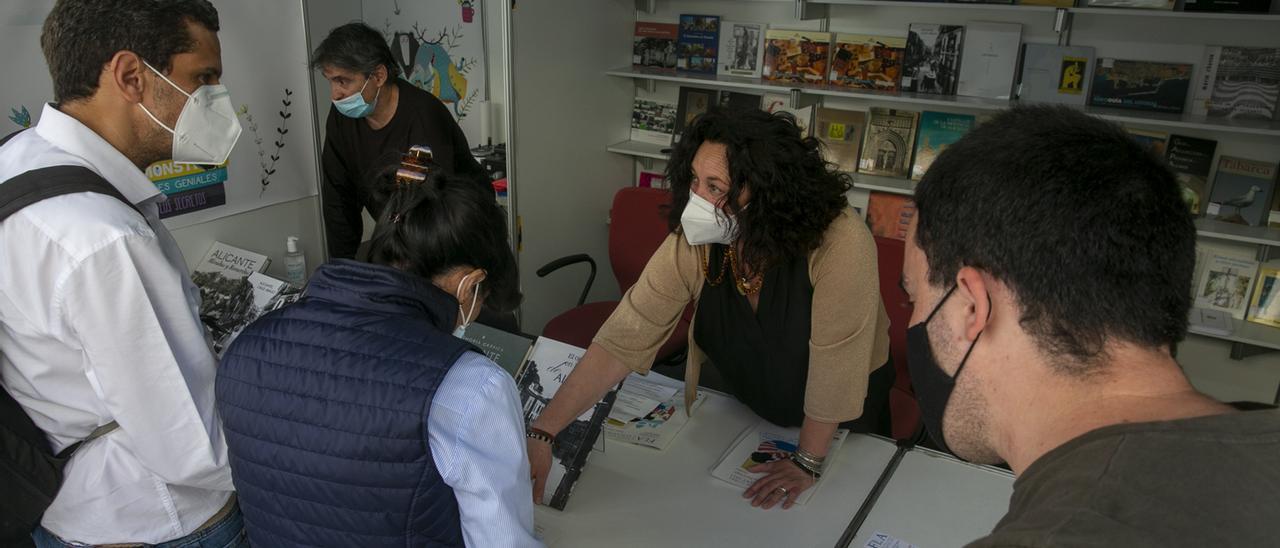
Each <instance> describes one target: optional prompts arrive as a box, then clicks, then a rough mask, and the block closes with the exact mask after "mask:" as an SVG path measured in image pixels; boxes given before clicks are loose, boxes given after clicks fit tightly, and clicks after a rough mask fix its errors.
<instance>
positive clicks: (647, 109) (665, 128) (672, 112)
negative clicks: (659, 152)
mask: <svg viewBox="0 0 1280 548" xmlns="http://www.w3.org/2000/svg"><path fill="white" fill-rule="evenodd" d="M675 126H676V105H674V104H671V103H669V102H667V101H658V100H653V99H641V98H640V97H636V99H635V106H634V107H633V108H632V109H631V140H632V141H640V142H643V143H653V144H655V145H663V146H666V145H670V144H671V137H672V135H674V134H675Z"/></svg>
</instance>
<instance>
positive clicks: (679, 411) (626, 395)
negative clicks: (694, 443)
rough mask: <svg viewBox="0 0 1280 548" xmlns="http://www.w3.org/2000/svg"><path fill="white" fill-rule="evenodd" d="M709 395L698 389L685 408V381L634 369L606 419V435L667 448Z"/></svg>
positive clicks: (657, 447)
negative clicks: (645, 373) (696, 394)
mask: <svg viewBox="0 0 1280 548" xmlns="http://www.w3.org/2000/svg"><path fill="white" fill-rule="evenodd" d="M706 399H707V396H706V394H705V393H703V392H698V396H697V398H695V399H694V401H693V405H692V407H690V408H689V409H685V404H684V383H683V382H681V381H678V380H675V379H672V378H670V377H665V376H663V375H661V374H658V373H653V372H650V373H649V374H648V375H647V376H641V375H639V374H637V373H632V374H631V375H629V376H627V379H626V380H625V381H623V382H622V388H620V389H618V398H617V400H615V401H614V404H613V410H612V411H610V412H609V418H608V419H607V420H605V423H604V435H605V438H606V439H609V440H612V441H620V442H625V443H631V444H635V445H639V446H642V447H651V448H653V449H657V450H659V451H661V450H665V449H666V448H667V447H668V446H670V445H671V440H673V439H675V437H676V435H678V434H679V433H680V431H681V430H683V429H684V425H685V424H686V423H688V422H689V416H690V415H691V414H692V413H693V411H695V410H697V409H698V407H700V406H701V405H702V402H704V401H706Z"/></svg>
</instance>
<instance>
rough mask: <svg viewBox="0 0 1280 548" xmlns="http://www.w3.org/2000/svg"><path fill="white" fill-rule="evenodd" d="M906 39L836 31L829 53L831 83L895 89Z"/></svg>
mask: <svg viewBox="0 0 1280 548" xmlns="http://www.w3.org/2000/svg"><path fill="white" fill-rule="evenodd" d="M906 48H907V39H906V38H904V37H900V36H872V35H868V34H843V33H841V34H837V35H836V39H835V46H834V47H833V48H832V54H831V76H830V77H829V78H828V82H830V83H831V84H832V85H836V86H842V87H847V88H853V89H873V90H879V91H898V82H899V81H900V80H901V79H902V59H903V57H904V56H905V55H906Z"/></svg>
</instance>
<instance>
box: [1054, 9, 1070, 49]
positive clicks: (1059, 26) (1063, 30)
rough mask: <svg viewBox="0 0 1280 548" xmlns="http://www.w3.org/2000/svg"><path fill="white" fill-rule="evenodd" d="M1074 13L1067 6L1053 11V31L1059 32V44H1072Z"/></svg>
mask: <svg viewBox="0 0 1280 548" xmlns="http://www.w3.org/2000/svg"><path fill="white" fill-rule="evenodd" d="M1072 17H1073V14H1072V13H1071V10H1068V9H1067V8H1058V9H1057V10H1055V11H1054V12H1053V32H1056V33H1058V45H1059V46H1070V45H1071V22H1072Z"/></svg>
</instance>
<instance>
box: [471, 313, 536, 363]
mask: <svg viewBox="0 0 1280 548" xmlns="http://www.w3.org/2000/svg"><path fill="white" fill-rule="evenodd" d="M462 338H463V340H465V341H467V342H469V343H471V344H474V345H475V346H476V348H479V349H480V351H481V352H484V355H485V356H488V357H489V359H490V360H493V363H496V364H498V367H501V368H502V369H503V370H505V371H506V372H507V373H510V374H511V376H512V377H514V376H516V374H517V373H519V372H520V366H521V365H523V364H524V361H525V359H526V358H527V357H528V356H529V349H530V348H532V347H533V341H534V339H533V338H532V337H529V336H526V335H520V334H516V333H508V332H506V331H503V330H501V329H498V328H496V327H490V326H487V325H485V324H482V323H476V322H472V323H471V324H470V325H468V326H467V329H466V331H464V332H463V334H462Z"/></svg>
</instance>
